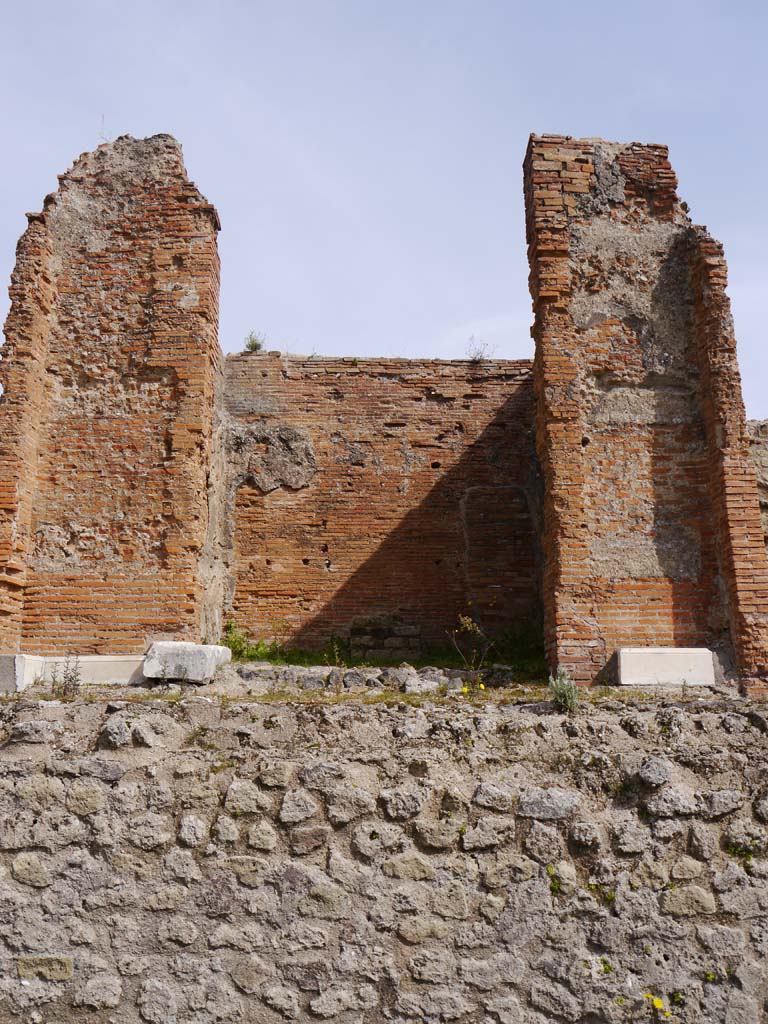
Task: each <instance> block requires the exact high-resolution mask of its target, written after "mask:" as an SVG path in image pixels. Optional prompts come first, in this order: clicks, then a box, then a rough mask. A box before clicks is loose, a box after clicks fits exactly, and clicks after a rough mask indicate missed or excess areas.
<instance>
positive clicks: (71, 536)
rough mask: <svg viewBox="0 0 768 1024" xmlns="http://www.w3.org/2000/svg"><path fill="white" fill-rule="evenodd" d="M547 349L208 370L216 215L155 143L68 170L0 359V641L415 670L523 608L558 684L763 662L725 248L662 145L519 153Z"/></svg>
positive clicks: (763, 596) (584, 145) (558, 140)
mask: <svg viewBox="0 0 768 1024" xmlns="http://www.w3.org/2000/svg"><path fill="white" fill-rule="evenodd" d="M525 199H526V211H527V232H528V246H529V259H530V266H531V278H530V280H531V292H532V296H533V301H534V314H535V322H534V337H535V341H536V358H535V360H534V361H533V363H529V362H524V361H517V362H512V361H503V360H490V361H486V360H474V361H473V360H465V361H455V362H448V361H440V360H427V361H418V360H392V359H324V358H303V357H299V356H287V355H281V354H278V353H263V354H262V353H254V354H244V355H239V356H229V357H227V358H223V357H222V354H221V351H220V348H219V344H218V337H217V310H218V283H219V261H218V255H217V248H216V235H217V231H218V229H219V223H218V217H217V215H216V211H215V210H214V208H213V207H212V206H211V205H210V204H209V203H208V202H207V201H206V200H205V199H204V198H203V196H202V195H201V194H200V192H199V191H198V190H197V189H196V188H195V186H194V185H193V184H192V183H191V182H190V181H189V180H188V178H187V176H186V172H185V170H184V166H183V163H182V158H181V151H180V147H179V146H178V144H177V143H176V142H175V141H174V140H173V139H172V138H170V137H169V136H164V135H161V136H155V137H154V138H151V139H145V140H135V139H132V138H130V137H123V138H121V139H118V140H117V141H116V142H114V143H109V144H107V145H104V146H101V147H99V149H97V150H96V151H95V152H93V153H89V154H85V155H83V156H82V157H80V159H79V160H78V161H76V163H75V164H74V166H73V167H72V169H71V170H70V171H69V172H68V173H67V174H65V175H63V176H62V177H61V178H60V184H59V188H58V190H57V192H56V193H54V194H53V195H51V196H48V197H47V199H46V201H45V204H44V208H43V211H42V213H40V214H34V215H30V217H29V220H30V223H29V227H28V229H27V231H26V232H25V234H24V236H23V237H22V239H21V241H20V242H19V248H18V258H17V263H16V269H15V271H14V275H13V280H12V284H11V298H12V307H11V312H10V314H9V317H8V320H7V323H6V327H5V332H6V338H7V341H6V346H5V349H4V350H3V360H2V366H1V368H0V371H1V376H2V385H3V395H2V400H0V648H2V650H3V651H5V652H16V651H24V652H31V653H38V654H46V653H50V654H54V653H65V652H67V651H77V652H80V653H132V652H140V651H142V650H143V649H144V646H145V644H146V642H147V641H148V640H150V639H154V638H158V637H166V638H174V639H194V640H199V639H210V640H213V639H216V638H217V637H218V636H219V635H220V632H221V629H222V624H223V622H224V620H225V619H226V618H228V617H230V616H233V617H234V618H235V619H236V621H237V622H238V624H239V625H240V626H241V627H243V628H245V629H246V630H248V631H250V632H251V633H252V634H253V635H256V636H267V635H278V636H280V638H281V639H283V640H289V641H293V642H297V643H301V644H303V645H304V646H309V647H319V646H322V644H323V643H325V642H327V641H328V639H329V638H330V637H332V636H337V637H341V638H342V639H344V640H345V641H349V642H351V643H352V644H353V645H357V648H358V649H359V651H360V652H362V653H371V652H372V653H374V654H386V655H394V656H399V655H401V654H402V655H403V656H409V655H413V654H415V653H417V652H419V651H421V650H425V649H429V648H430V647H434V646H438V645H439V644H440V643H441V642H444V641H445V636H446V632H447V631H448V630H450V629H451V628H452V627H453V626H454V625H455V623H456V619H457V616H458V615H459V614H460V613H462V612H464V611H466V610H467V609H468V608H471V609H472V614H473V616H475V617H476V618H477V619H478V621H480V622H481V623H482V624H483V626H484V627H485V628H486V629H487V630H488V631H489V632H490V633H492V634H493V635H496V636H501V635H503V634H504V633H505V632H509V631H514V630H515V629H519V628H521V627H523V626H525V625H526V624H528V626H529V627H530V628H531V629H535V628H536V623H537V622H539V621H540V620H542V619H543V623H544V632H545V640H546V646H547V651H548V657H549V661H550V664H551V666H552V668H555V667H557V666H562V667H564V668H566V669H567V670H568V671H569V672H570V673H571V674H572V675H573V676H574V677H575V678H577V679H578V680H579V681H581V682H588V681H591V680H593V679H595V678H598V677H601V675H602V674H603V673H604V671H605V670H606V668H607V667H608V666H609V665H610V662H611V659H612V656H613V653H614V651H615V650H616V649H617V648H620V647H627V646H638V647H645V646H676V647H681V646H682V647H707V648H709V649H711V650H713V651H715V652H716V653H717V654H718V655H719V656H720V660H721V662H722V664H724V665H726V666H727V665H734V666H735V668H736V670H737V672H738V673H739V675H740V676H741V677H742V679H744V680H747V681H750V680H752V681H756V680H760V679H763V678H765V675H766V672H767V671H768V668H767V663H766V658H767V655H768V637H767V636H766V629H767V628H768V626H767V620H768V562H766V555H765V547H764V538H763V527H762V524H761V520H760V505H759V500H758V481H757V477H756V471H755V466H757V468H758V471H760V476H761V481H762V480H763V479H764V478H766V477H768V472H763V470H762V468H761V467H765V468H766V470H768V459H766V458H765V455H764V448H763V443H762V437H763V435H762V432H761V429H760V427H759V426H757V427H753V428H752V429H751V430H750V432H749V433H748V431H747V425H746V422H745V416H744V408H743V403H742V399H741V388H740V381H739V371H738V366H737V362H736V350H735V341H734V335H733V327H732V323H731V318H730V312H729V307H728V300H727V297H726V295H725V283H726V270H725V262H724V259H723V254H722V249H721V247H720V246H719V244H718V243H716V242H715V241H713V240H712V239H711V238H710V237H709V235H708V234H707V233H706V230H705V229H703V228H699V227H695V226H694V225H692V223H691V222H690V220H689V218H688V216H687V212H686V209H687V208H686V207H685V204H683V203H681V202H680V201H679V199H678V197H677V193H676V179H675V176H674V173H673V171H672V169H671V167H670V164H669V162H668V159H667V151H666V149H665V148H664V147H662V146H653V145H649V146H646V145H639V144H636V143H633V144H630V145H617V144H614V143H605V142H601V141H598V140H574V139H570V138H566V137H560V136H542V137H536V136H534V137H532V138H531V140H530V143H529V147H528V153H527V156H526V160H525Z"/></svg>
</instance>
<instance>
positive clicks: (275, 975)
mask: <svg viewBox="0 0 768 1024" xmlns="http://www.w3.org/2000/svg"><path fill="white" fill-rule="evenodd" d="M0 743H1V745H0V905H1V906H2V913H0V968H1V969H0V1019H1V1020H2V1021H3V1022H4V1024H5V1022H7V1024H13V1022H16V1021H19V1022H20V1024H21V1022H23V1024H74V1022H75V1021H77V1022H80V1021H82V1020H88V1021H92V1022H94V1024H226V1022H232V1024H235V1022H246V1021H249V1022H266V1024H279V1022H284V1021H324V1020H328V1021H337V1022H340V1024H341V1022H343V1024H352V1022H360V1024H364V1022H384V1021H389V1022H393V1024H416V1022H422V1024H441V1022H450V1021H467V1022H472V1024H551V1022H561V1021H564V1022H573V1024H623V1022H626V1024H630V1022H632V1024H635V1022H638V1021H649V1022H650V1021H661V1020H665V1021H672V1022H677V1024H756V1022H757V1021H759V1020H762V1019H763V1017H764V1014H765V1011H766V1008H768V1004H766V998H767V997H768V968H766V963H768V960H766V954H767V953H768V860H767V859H766V851H767V850H768V831H767V830H766V822H767V821H768V793H767V792H766V778H767V777H768V774H767V770H768V716H766V712H765V708H764V706H763V705H761V704H750V703H748V702H746V701H739V700H737V699H732V698H731V699H724V698H720V697H712V698H708V699H703V698H702V699H696V698H690V699H688V700H681V701H678V702H677V703H667V704H664V703H658V702H655V701H654V700H653V699H648V698H645V699H643V700H637V701H634V702H633V701H631V700H630V701H626V702H619V701H613V700H598V701H596V702H595V703H594V704H593V705H591V706H590V707H589V708H588V710H587V711H585V712H582V713H580V714H577V715H576V716H574V717H563V716H562V715H560V714H557V713H555V712H554V711H553V709H552V707H551V705H549V704H547V703H541V704H536V703H530V702H529V703H528V704H517V705H516V704H514V703H507V704H503V703H495V702H491V701H482V702H478V703H477V704H476V705H473V704H472V703H470V702H466V701H465V700H464V699H462V698H461V697H458V698H449V699H446V700H445V701H444V702H443V703H442V704H440V703H439V702H438V703H432V704H423V703H422V704H421V706H410V705H409V704H407V703H403V702H401V703H394V704H391V705H388V704H385V703H367V704H366V703H365V702H364V701H362V700H359V699H358V700H352V701H346V702H342V703H307V704H299V703H294V704H290V703H278V702H272V703H264V702H262V703H259V702H254V701H251V702H241V703H238V702H233V701H218V700H212V699H201V698H200V697H194V696H193V697H183V698H182V699H181V700H178V701H171V700H160V699H154V700H152V699H150V700H144V701H130V700H117V699H115V700H113V701H112V703H110V704H105V703H104V702H103V701H93V700H91V701H76V702H73V703H63V704H62V703H55V702H53V703H52V702H50V701H47V702H36V701H26V702H22V701H19V700H17V701H12V702H7V703H4V704H3V705H2V706H1V707H0ZM654 1000H656V1001H657V1008H656V1007H654Z"/></svg>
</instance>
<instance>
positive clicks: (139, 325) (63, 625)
mask: <svg viewBox="0 0 768 1024" xmlns="http://www.w3.org/2000/svg"><path fill="white" fill-rule="evenodd" d="M30 221H31V222H30V227H29V229H28V231H27V233H26V234H25V235H24V237H23V238H22V240H21V242H20V244H19V251H18V262H17V266H16V270H15V273H14V278H13V285H12V289H11V297H12V300H13V305H12V308H11V312H10V315H9V318H8V321H7V324H6V338H7V341H6V347H5V349H4V350H3V362H2V377H3V380H2V383H3V389H4V390H3V396H2V399H1V400H0V440H1V441H2V455H1V457H0V494H2V521H1V522H0V529H1V531H2V532H0V571H2V578H3V584H4V585H3V587H2V588H0V590H1V591H2V594H3V605H2V607H0V612H2V619H0V637H1V639H2V645H3V649H4V650H17V649H19V648H21V649H23V650H30V651H35V652H40V653H44V652H48V651H51V652H53V651H66V650H77V651H79V652H81V653H82V652H96V653H100V652H120V651H137V650H141V649H142V647H143V645H144V643H145V641H146V639H147V638H148V637H151V636H157V635H173V636H189V637H190V638H192V639H195V640H197V639H199V638H200V635H201V632H202V631H203V630H204V622H203V618H204V616H203V610H202V605H203V598H202V594H201V586H200V582H199V573H198V561H199V558H200V551H201V546H202V543H203V540H204V538H205V534H206V530H207V525H208V524H207V502H206V472H207V467H208V461H209V447H210V437H211V430H212V420H213V398H214V382H215V376H216V372H217V371H216V367H217V363H218V358H219V350H218V341H217V309H218V270H219V264H218V256H217V251H216V231H217V228H218V222H217V217H216V213H215V211H214V210H213V208H212V207H211V206H210V205H209V204H208V203H207V202H206V201H205V199H204V198H203V197H202V196H201V195H200V193H199V192H198V191H197V189H196V188H195V187H194V185H193V184H192V183H191V182H189V180H188V179H187V177H186V172H185V170H184V165H183V162H182V157H181V150H180V147H179V145H178V143H176V142H175V140H173V139H172V138H170V136H164V135H159V136H155V137H154V138H151V139H145V140H143V141H140V140H135V139H132V138H130V137H124V138H121V139H118V140H117V141H116V142H114V143H111V144H108V145H105V146H101V147H100V148H99V149H98V150H96V151H95V152H93V153H90V154H85V155H83V156H82V157H81V158H80V159H79V160H78V161H77V162H76V163H75V165H74V166H73V167H72V169H71V170H70V171H69V172H68V173H67V174H65V175H62V176H61V178H60V185H59V189H58V191H57V192H56V193H55V194H53V195H51V196H49V197H48V198H47V199H46V202H45V207H44V209H43V212H42V213H41V214H37V215H34V216H31V218H30ZM22 587H23V589H22Z"/></svg>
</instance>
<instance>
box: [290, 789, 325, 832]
mask: <svg viewBox="0 0 768 1024" xmlns="http://www.w3.org/2000/svg"><path fill="white" fill-rule="evenodd" d="M319 810H320V805H319V804H318V802H317V801H316V800H315V798H314V797H313V796H312V794H311V793H308V792H307V790H306V789H291V790H289V791H288V792H287V793H286V794H285V796H284V797H283V802H282V806H281V808H280V821H282V822H283V824H285V825H296V824H297V823H298V822H301V821H306V820H307V819H308V818H312V817H314V816H315V815H316V814H317V813H318V811H319Z"/></svg>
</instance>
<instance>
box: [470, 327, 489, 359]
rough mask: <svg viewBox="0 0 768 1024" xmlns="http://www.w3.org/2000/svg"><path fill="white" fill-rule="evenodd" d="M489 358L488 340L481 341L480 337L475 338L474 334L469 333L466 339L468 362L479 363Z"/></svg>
mask: <svg viewBox="0 0 768 1024" xmlns="http://www.w3.org/2000/svg"><path fill="white" fill-rule="evenodd" d="M490 358H491V349H490V346H489V345H488V342H487V341H483V339H482V338H476V337H475V336H474V334H472V335H470V338H469V340H468V341H467V359H468V360H469V361H470V363H474V364H476V365H479V364H480V363H484V362H486V361H487V360H488V359H490Z"/></svg>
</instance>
